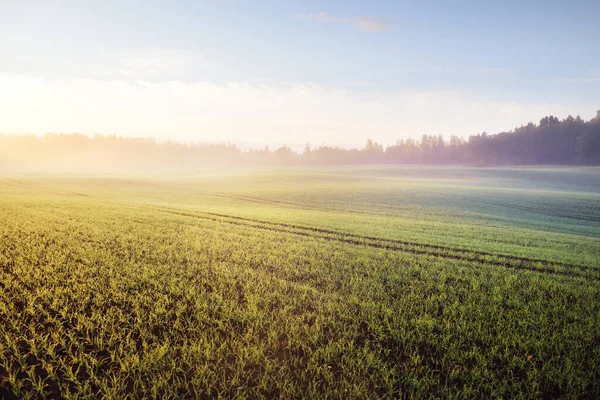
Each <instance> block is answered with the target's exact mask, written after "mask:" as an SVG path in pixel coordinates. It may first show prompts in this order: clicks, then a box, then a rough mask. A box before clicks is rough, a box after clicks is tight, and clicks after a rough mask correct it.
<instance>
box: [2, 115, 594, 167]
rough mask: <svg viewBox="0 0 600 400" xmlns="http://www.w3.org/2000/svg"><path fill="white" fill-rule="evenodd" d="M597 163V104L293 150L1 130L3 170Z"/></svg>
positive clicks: (308, 145)
mask: <svg viewBox="0 0 600 400" xmlns="http://www.w3.org/2000/svg"><path fill="white" fill-rule="evenodd" d="M353 164H422V165H432V164H437V165H476V166H504V165H599V164H600V110H598V112H597V115H596V117H594V118H592V119H591V120H589V121H584V120H583V119H582V118H581V117H579V116H577V117H572V116H570V115H569V116H568V117H566V118H564V119H563V120H560V119H559V118H557V117H555V116H547V117H544V118H542V119H541V120H540V121H539V123H538V124H535V123H532V122H530V123H528V124H526V125H521V126H519V127H517V128H514V129H512V130H510V131H508V132H500V133H496V134H488V133H487V132H483V133H478V134H475V135H471V136H470V137H469V138H468V139H464V138H461V137H457V136H454V135H453V136H451V137H450V139H449V140H448V139H445V138H444V137H443V136H442V135H423V136H422V137H421V139H400V140H398V141H397V142H396V143H395V144H393V145H390V146H387V147H384V146H383V145H382V144H380V143H377V142H376V141H374V140H372V139H367V141H366V145H365V146H364V147H363V148H360V149H357V148H354V149H346V148H341V147H333V146H328V145H321V146H318V147H313V146H311V145H310V143H307V144H306V146H305V148H304V151H303V152H302V153H298V152H295V151H293V150H292V149H291V148H290V147H288V146H282V147H279V148H276V149H270V148H269V147H268V146H265V147H264V148H260V149H248V150H245V149H241V148H240V147H239V146H237V145H236V144H232V143H228V142H222V143H178V142H174V141H162V142H161V141H157V140H155V139H152V138H130V137H123V136H117V135H110V136H106V135H100V134H96V135H95V136H93V137H89V136H86V135H83V134H78V133H70V134H56V133H49V134H46V135H44V136H41V137H40V136H34V135H7V134H5V135H0V169H2V170H8V171H11V170H12V171H31V170H44V171H57V170H58V171H61V170H65V171H67V170H69V171H70V170H73V169H75V170H77V171H82V172H84V171H97V170H102V171H106V170H109V171H112V170H122V169H123V168H129V169H142V170H156V169H181V168H190V167H195V166H208V165H215V166H218V165H271V166H276V165H353Z"/></svg>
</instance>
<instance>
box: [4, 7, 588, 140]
mask: <svg viewBox="0 0 600 400" xmlns="http://www.w3.org/2000/svg"><path fill="white" fill-rule="evenodd" d="M509 3H510V4H509ZM509 3H506V2H502V3H501V5H500V3H498V4H497V5H490V4H487V3H485V4H484V3H481V2H453V3H452V4H449V3H446V2H419V3H418V5H415V4H414V3H411V2H396V1H377V2H346V1H344V2H315V1H302V2H296V1H277V2H275V1H269V2H267V1H264V2H243V1H173V2H169V6H168V7H165V4H164V3H162V2H157V1H152V2H147V1H123V2H118V3H115V2H101V1H95V2H93V1H86V2H79V1H20V2H16V1H5V2H2V3H1V4H0V54H2V63H0V132H2V133H28V134H38V135H40V134H44V133H46V132H63V133H71V132H80V133H83V134H86V135H93V134H94V133H102V134H113V133H116V134H119V135H124V136H144V137H152V138H155V139H158V140H164V139H174V140H178V141H183V142H220V141H230V142H233V143H236V144H239V145H242V146H250V147H251V146H261V145H264V144H278V145H279V144H286V145H289V146H292V147H293V148H297V147H298V146H302V145H303V144H304V143H305V142H311V143H313V144H316V145H321V144H323V143H325V144H330V145H338V146H343V147H351V146H359V145H360V146H362V145H364V142H365V139H366V138H373V139H374V140H376V141H378V142H379V143H383V144H384V145H387V144H393V143H395V142H396V140H398V139H402V138H408V137H421V135H423V134H435V135H438V134H442V135H444V137H446V138H449V137H450V135H451V134H454V135H458V136H460V137H465V138H466V137H467V136H468V135H470V134H474V133H477V132H482V131H487V132H499V131H503V130H508V129H512V128H513V127H515V126H518V125H520V124H522V123H526V122H527V121H538V120H539V118H541V117H543V116H545V115H559V116H561V117H564V116H567V115H569V114H572V115H577V114H581V115H582V116H583V117H584V119H585V120H588V119H589V118H592V117H593V116H595V114H596V109H597V108H598V104H599V103H600V90H599V89H600V50H599V48H598V46H597V44H596V41H590V38H596V39H597V38H599V37H600V25H599V24H598V23H597V21H598V19H599V17H600V3H598V2H596V1H576V2H570V3H565V2H553V1H552V2H541V1H532V2H528V3H527V4H523V3H522V2H509Z"/></svg>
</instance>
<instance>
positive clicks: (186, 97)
mask: <svg viewBox="0 0 600 400" xmlns="http://www.w3.org/2000/svg"><path fill="white" fill-rule="evenodd" d="M595 106H596V105H595V104H594V105H592V104H585V103H581V104H570V105H569V106H564V105H561V104H543V103H537V104H521V103H517V102H504V101H496V100H494V99H490V98H487V97H485V96H483V95H478V94H475V93H469V92H462V91H452V90H413V91H398V92H389V91H381V90H376V89H373V90H355V89H353V88H351V87H347V86H346V87H339V86H322V85H315V84H309V83H295V84H274V83H254V84H250V83H243V82H239V83H229V84H222V85H221V84H215V83H212V82H196V83H185V82H181V81H168V82H157V81H154V82H150V81H142V82H138V83H131V82H128V81H126V80H98V79H70V80H48V79H40V78H33V77H25V76H1V75H0V132H5V133H9V132H15V133H38V134H41V133H45V132H81V133H86V134H93V133H96V132H100V133H104V134H112V133H118V134H124V135H128V136H154V137H156V138H159V139H167V138H172V139H176V140H185V141H219V140H224V141H233V142H244V143H257V144H261V143H263V144H264V143H288V144H297V143H304V142H306V141H310V142H312V143H315V144H320V143H322V142H325V143H328V144H334V145H362V143H363V142H364V140H365V139H366V138H369V137H370V138H373V139H374V140H378V141H380V142H382V143H384V144H388V143H393V142H395V140H396V139H398V138H405V137H419V136H421V135H423V134H444V135H450V134H458V135H468V134H472V133H477V132H481V131H484V130H485V131H487V132H497V131H502V130H507V129H511V128H513V127H515V126H518V125H520V124H522V123H527V122H528V121H537V120H538V119H539V118H541V117H543V116H545V115H548V114H553V115H557V116H559V117H564V116H566V115H568V114H573V115H576V114H581V115H582V116H584V118H585V117H586V116H587V115H589V116H592V115H595Z"/></svg>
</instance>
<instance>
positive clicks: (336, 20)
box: [296, 12, 392, 32]
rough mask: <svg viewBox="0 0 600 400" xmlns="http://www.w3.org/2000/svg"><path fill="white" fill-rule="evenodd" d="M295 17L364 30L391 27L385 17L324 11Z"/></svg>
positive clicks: (371, 30) (380, 30)
mask: <svg viewBox="0 0 600 400" xmlns="http://www.w3.org/2000/svg"><path fill="white" fill-rule="evenodd" d="M296 17H297V18H301V19H312V20H314V21H317V22H323V23H332V24H350V25H352V26H354V27H355V28H356V29H358V30H360V31H364V32H382V31H387V30H390V29H392V24H391V23H390V22H389V21H388V20H387V19H385V18H368V17H356V18H348V17H337V16H333V15H329V14H327V13H325V12H320V13H316V14H315V13H310V14H297V15H296Z"/></svg>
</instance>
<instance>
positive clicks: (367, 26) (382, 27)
mask: <svg viewBox="0 0 600 400" xmlns="http://www.w3.org/2000/svg"><path fill="white" fill-rule="evenodd" d="M355 23H356V25H357V26H358V29H360V30H361V31H365V32H381V31H387V30H390V29H392V25H391V24H390V23H389V22H388V21H387V20H385V19H373V18H356V20H355Z"/></svg>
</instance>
